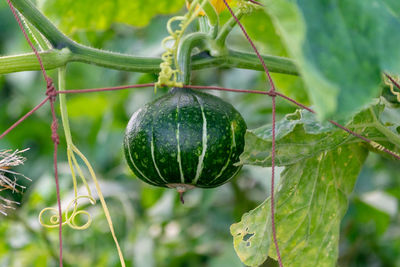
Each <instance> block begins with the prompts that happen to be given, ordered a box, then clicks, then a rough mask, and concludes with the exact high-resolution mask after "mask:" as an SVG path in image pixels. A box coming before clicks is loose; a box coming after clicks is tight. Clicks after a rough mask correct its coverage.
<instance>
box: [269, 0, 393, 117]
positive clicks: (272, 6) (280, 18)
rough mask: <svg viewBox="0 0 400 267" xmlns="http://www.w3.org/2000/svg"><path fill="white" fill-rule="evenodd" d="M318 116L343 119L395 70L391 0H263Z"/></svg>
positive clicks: (374, 92)
mask: <svg viewBox="0 0 400 267" xmlns="http://www.w3.org/2000/svg"><path fill="white" fill-rule="evenodd" d="M263 2H264V4H265V10H266V12H268V13H269V14H270V16H271V18H272V20H273V22H274V25H275V26H276V28H277V29H278V31H279V32H280V33H281V36H282V39H283V41H284V43H285V44H286V47H287V50H288V52H289V54H290V55H291V56H292V57H294V58H295V59H296V60H297V63H298V65H299V69H300V70H301V75H302V77H303V79H304V81H305V83H306V87H307V89H308V92H309V96H310V98H311V100H312V101H313V103H314V105H315V108H316V111H317V113H318V115H319V116H320V117H321V118H326V117H333V115H335V117H336V118H337V119H347V118H348V116H351V114H354V113H355V112H357V111H359V110H360V109H361V107H362V106H363V105H365V104H367V103H369V102H370V101H371V99H372V98H373V97H376V96H378V94H379V84H380V82H381V73H382V72H383V71H385V72H390V73H399V72H400V50H399V49H398V44H399V43H400V14H399V13H400V12H399V3H398V1H396V0H382V1H373V0H327V1H312V0H296V1H294V0H273V1H272V0H264V1H263Z"/></svg>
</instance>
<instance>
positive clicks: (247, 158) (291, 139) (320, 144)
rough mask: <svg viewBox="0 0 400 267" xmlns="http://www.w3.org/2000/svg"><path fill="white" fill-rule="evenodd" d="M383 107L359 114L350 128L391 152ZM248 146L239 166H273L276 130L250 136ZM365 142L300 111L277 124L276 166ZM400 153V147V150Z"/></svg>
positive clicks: (266, 129) (261, 130)
mask: <svg viewBox="0 0 400 267" xmlns="http://www.w3.org/2000/svg"><path fill="white" fill-rule="evenodd" d="M384 109H385V106H384V105H383V104H377V105H374V106H371V107H369V108H366V109H364V110H363V111H361V112H360V113H358V114H356V115H355V116H354V117H353V119H352V120H351V121H350V122H349V123H348V124H347V125H346V127H348V128H350V129H351V130H353V131H355V132H356V133H358V134H361V135H363V136H367V137H368V138H369V139H371V140H373V141H376V142H379V143H380V144H382V145H384V146H385V147H387V148H389V149H393V148H394V144H393V143H392V142H391V141H390V140H389V139H388V138H387V136H385V135H384V134H383V133H382V132H381V131H380V129H378V128H377V125H379V126H380V128H382V127H384V126H383V124H382V123H381V122H380V121H379V118H380V115H381V114H382V112H383V111H384ZM245 138H246V142H245V143H246V145H245V148H244V152H243V153H242V155H241V156H240V162H239V163H238V164H251V165H258V166H264V167H270V166H271V145H272V128H271V125H265V126H262V127H260V128H257V129H254V130H248V131H247V133H246V136H245ZM357 142H363V141H362V140H361V139H359V138H357V137H354V136H352V135H350V134H349V133H347V132H345V131H343V130H342V129H340V128H338V127H336V126H334V125H332V124H331V123H329V122H319V121H318V120H317V118H316V117H315V115H314V114H312V113H310V112H308V111H306V110H297V111H296V112H295V113H293V114H289V115H287V116H286V117H285V118H284V119H283V120H281V121H279V122H277V124H276V164H277V165H278V166H287V165H290V164H294V163H297V162H299V161H302V160H304V159H306V158H310V157H313V156H315V155H317V154H319V153H320V152H322V151H329V150H332V149H335V148H337V147H338V146H340V145H343V144H350V143H357ZM398 149H400V147H399V148H398Z"/></svg>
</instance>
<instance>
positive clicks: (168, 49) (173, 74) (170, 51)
mask: <svg viewBox="0 0 400 267" xmlns="http://www.w3.org/2000/svg"><path fill="white" fill-rule="evenodd" d="M207 1H208V0H194V1H193V2H192V4H191V5H190V7H189V9H188V12H187V13H186V14H185V15H184V16H174V17H172V18H170V19H169V20H168V22H167V31H168V33H169V34H170V35H169V36H167V37H165V38H164V39H163V40H162V42H161V45H162V47H163V49H164V50H165V52H164V53H163V54H162V55H161V59H162V61H163V62H162V63H161V64H160V69H161V71H160V73H159V76H158V81H157V83H156V84H155V86H154V90H155V91H157V88H158V87H161V86H169V87H182V86H183V83H182V82H178V81H177V79H178V74H179V73H180V72H181V70H180V67H179V64H178V59H177V53H178V45H179V42H180V40H181V38H182V36H183V34H184V32H185V30H186V29H187V27H188V26H189V25H190V23H191V22H192V21H193V20H194V19H195V18H196V17H197V16H198V14H199V12H200V11H201V9H202V7H203V6H204V5H205V4H206V3H207ZM199 3H200V8H196V7H197V5H198V4H199ZM174 22H179V23H178V28H177V29H175V30H174V29H173V27H172V23H174ZM169 42H172V43H173V44H172V46H168V45H167V44H168V43H169Z"/></svg>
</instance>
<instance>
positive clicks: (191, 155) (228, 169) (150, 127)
mask: <svg viewBox="0 0 400 267" xmlns="http://www.w3.org/2000/svg"><path fill="white" fill-rule="evenodd" d="M245 132H246V123H245V122H244V120H243V118H242V116H241V115H240V113H239V112H238V111H237V110H236V109H235V108H234V107H233V106H232V105H231V104H229V103H227V102H225V101H223V100H221V99H220V98H218V97H216V96H213V95H210V94H206V93H202V92H198V91H194V90H191V89H186V88H174V89H172V90H171V91H170V92H169V93H167V94H166V95H164V96H162V97H161V98H158V99H156V100H155V101H153V102H151V103H149V104H147V105H145V106H144V107H143V108H141V109H139V110H138V111H136V112H135V113H134V114H133V115H132V117H131V119H130V121H129V123H128V126H127V129H126V133H125V138H124V151H125V157H126V160H127V162H128V165H129V167H130V168H131V169H132V171H133V172H134V173H135V174H136V176H137V177H139V178H140V179H141V180H143V181H144V182H146V183H148V184H151V185H155V186H161V187H169V188H176V189H177V190H178V192H180V193H183V192H185V191H186V190H188V189H191V188H194V187H200V188H212V187H217V186H219V185H222V184H224V183H225V182H227V181H228V180H229V179H231V178H233V177H234V176H235V175H236V174H237V173H238V172H239V170H240V169H241V166H236V165H235V163H236V162H238V160H239V156H240V154H241V153H242V152H243V148H244V135H245Z"/></svg>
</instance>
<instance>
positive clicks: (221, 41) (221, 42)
mask: <svg viewBox="0 0 400 267" xmlns="http://www.w3.org/2000/svg"><path fill="white" fill-rule="evenodd" d="M235 15H236V17H237V18H238V19H239V20H240V19H241V18H242V17H243V15H244V13H243V12H242V10H240V9H239V11H238V12H236V14H235ZM235 25H236V20H235V19H234V18H233V17H231V18H230V19H229V20H228V21H227V22H226V23H225V24H224V26H223V27H222V29H221V30H220V32H219V33H218V36H217V38H216V39H215V44H216V46H217V47H224V46H225V41H226V38H227V37H228V35H229V33H230V32H231V31H232V29H233V27H235Z"/></svg>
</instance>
